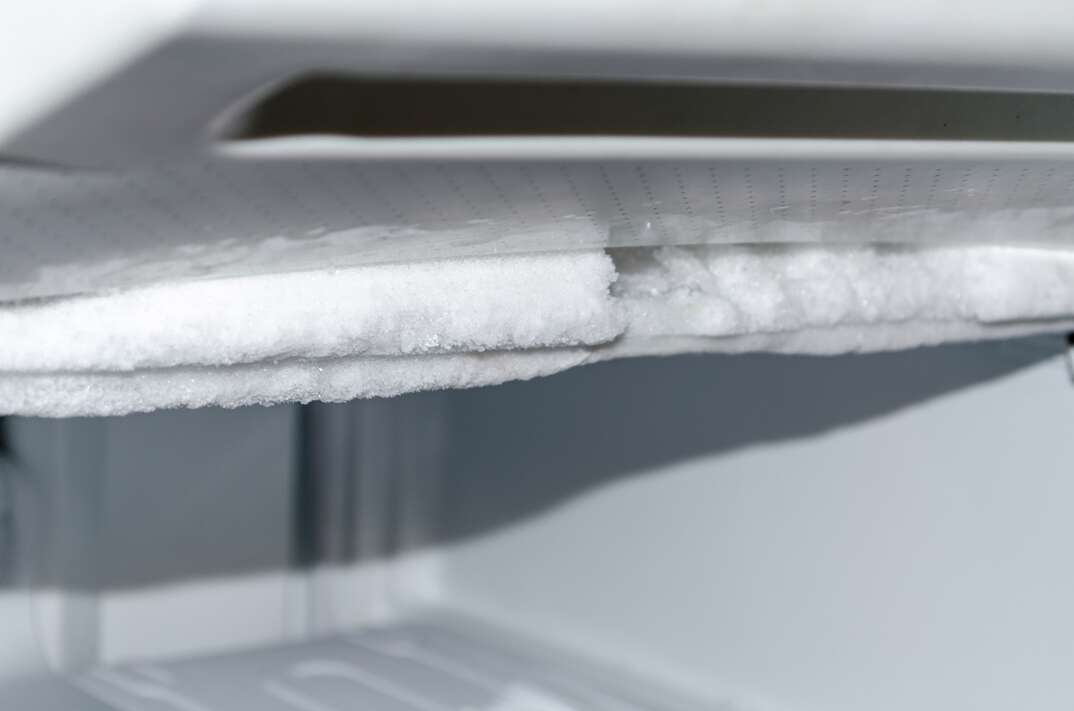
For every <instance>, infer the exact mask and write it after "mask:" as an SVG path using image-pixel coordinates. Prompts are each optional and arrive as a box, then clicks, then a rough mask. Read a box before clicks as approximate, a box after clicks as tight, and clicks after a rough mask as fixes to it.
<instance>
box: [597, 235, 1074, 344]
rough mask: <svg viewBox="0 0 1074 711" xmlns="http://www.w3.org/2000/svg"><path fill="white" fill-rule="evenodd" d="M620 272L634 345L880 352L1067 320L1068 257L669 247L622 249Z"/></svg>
mask: <svg viewBox="0 0 1074 711" xmlns="http://www.w3.org/2000/svg"><path fill="white" fill-rule="evenodd" d="M616 264H617V267H618V269H619V278H618V281H617V282H616V283H615V285H614V286H613V294H614V295H615V296H616V298H617V300H618V301H619V303H620V306H621V308H622V309H623V310H624V320H625V321H626V323H627V324H628V327H627V336H628V337H629V338H630V339H643V340H654V339H657V340H658V339H668V338H673V337H691V338H709V339H721V340H720V342H717V343H713V344H711V345H710V346H706V347H704V348H705V349H706V350H707V349H714V350H725V348H724V346H726V347H727V348H726V349H730V350H740V349H741V347H742V346H746V347H747V349H748V350H777V351H791V352H809V353H838V352H845V351H848V350H883V349H888V348H905V347H910V346H915V345H921V344H926V343H929V344H931V343H940V342H944V341H949V340H965V339H972V338H980V337H987V336H988V335H989V333H990V332H994V333H995V335H1009V334H1010V333H1012V332H1022V329H1023V328H1028V329H1029V330H1031V331H1032V330H1048V329H1049V328H1050V327H1054V325H1050V324H1048V323H1047V320H1048V319H1058V320H1062V319H1070V318H1072V317H1074V253H1070V252H1066V251H1057V250H1027V249H1016V248H1010V247H988V246H978V247H948V248H927V247H909V246H896V245H888V246H885V245H874V246H861V245H846V246H838V245H828V246H819V245H799V246H790V245H748V246H747V245H743V246H724V247H666V248H660V249H656V250H626V251H623V252H621V253H619V254H618V255H617V259H616ZM1012 329H1013V330H1012ZM732 338H733V339H734V340H723V339H732Z"/></svg>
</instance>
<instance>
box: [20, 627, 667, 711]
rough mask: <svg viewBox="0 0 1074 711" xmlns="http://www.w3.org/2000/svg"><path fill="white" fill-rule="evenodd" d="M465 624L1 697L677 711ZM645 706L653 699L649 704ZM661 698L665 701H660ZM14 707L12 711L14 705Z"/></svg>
mask: <svg viewBox="0 0 1074 711" xmlns="http://www.w3.org/2000/svg"><path fill="white" fill-rule="evenodd" d="M493 639H494V638H493V637H491V636H490V635H489V634H488V633H487V632H484V631H482V633H480V634H478V633H470V632H466V631H462V629H461V628H460V627H459V626H457V625H443V624H433V623H424V622H423V623H409V624H404V625H397V626H393V627H386V628H380V629H374V630H369V631H364V632H361V633H356V634H352V635H347V636H342V637H337V638H332V639H327V640H319V641H312V642H304V643H299V644H291V645H284V646H279V647H273V648H264V649H258V650H252V651H244V652H237V653H229V654H224V655H218V656H212V657H202V658H196V659H188V660H179V661H166V662H152V663H137V664H127V665H122V666H116V667H111V668H104V669H99V670H96V671H93V672H90V673H88V674H85V675H82V676H79V677H74V678H70V679H62V678H59V677H57V678H55V679H53V680H50V681H47V682H40V681H39V682H35V683H32V684H22V685H16V686H13V687H9V688H8V689H6V690H5V689H0V708H33V709H35V711H60V710H61V709H62V710H63V711H359V710H361V711H364V710H366V709H368V710H370V711H580V710H582V709H585V710H586V711H589V710H593V711H643V710H646V711H647V710H653V711H656V710H657V709H670V708H672V707H670V706H667V705H664V702H665V699H663V698H662V697H661V696H660V695H657V694H648V693H646V694H642V695H639V694H638V693H637V692H636V687H634V686H631V687H630V689H629V690H625V689H624V688H623V686H622V685H621V684H618V683H615V682H612V681H610V678H609V677H608V676H607V675H606V673H604V672H592V673H587V672H586V671H584V670H583V669H584V667H580V666H579V665H577V664H575V663H572V662H570V661H567V660H566V659H564V658H563V657H562V656H561V655H558V654H550V653H547V652H544V653H537V652H534V653H532V654H531V653H530V652H529V651H521V650H522V648H521V647H520V646H519V645H518V643H517V642H513V643H512V642H511V640H506V639H502V640H501V639H497V640H495V641H492V640H493ZM641 696H643V697H644V698H641ZM655 699H660V701H659V702H658V703H654V700H655ZM9 703H10V704H11V705H10V706H9V705H8V704H9ZM674 708H679V706H678V705H676V706H675V707H674Z"/></svg>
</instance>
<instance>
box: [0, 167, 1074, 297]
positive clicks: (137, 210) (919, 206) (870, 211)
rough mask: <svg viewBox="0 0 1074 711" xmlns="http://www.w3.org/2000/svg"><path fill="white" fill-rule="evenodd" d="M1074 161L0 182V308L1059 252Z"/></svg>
mask: <svg viewBox="0 0 1074 711" xmlns="http://www.w3.org/2000/svg"><path fill="white" fill-rule="evenodd" d="M1072 205H1074V163H1071V162H1068V161H1063V160H1057V161H1009V160H1006V161H994V162H973V161H966V160H948V161H943V162H933V161H927V160H921V159H916V160H912V161H897V160H884V161H877V160H871V161H870V160H855V161H830V160H829V161H816V160H812V161H807V160H792V161H771V160H769V161H759V160H753V161H746V160H726V161H696V162H689V161H677V162H659V161H645V162H642V161H623V162H613V161H604V162H597V161H584V162H551V163H546V162H537V161H532V162H485V163H465V162H454V163H415V162H397V163H369V162H365V163H359V162H313V161H278V162H253V161H251V162H243V161H207V162H201V163H196V164H187V165H183V166H178V167H174V168H164V169H160V170H147V171H139V172H132V173H126V174H108V173H91V172H76V171H60V170H44V169H32V168H27V167H25V166H19V167H14V166H9V167H6V168H3V169H0V249H2V250H3V254H4V259H3V260H0V298H4V299H17V298H25V297H36V296H48V295H56V294H66V293H73V292H81V291H92V290H97V289H104V288H110V287H115V286H124V285H129V284H136V283H143V282H148V281H155V280H172V279H186V278H197V277H205V276H222V275H234V274H245V273H254V272H262V271H269V270H290V269H307V268H320V267H329V268H331V267H339V266H346V265H352V264H361V263H370V262H382V261H395V260H414V259H433V258H443V257H451V256H463V255H480V254H500V253H509V252H522V251H542V250H557V249H577V248H585V247H604V246H609V245H610V246H622V245H652V244H684V243H706V242H717V243H719V242H763V241H811V240H826V241H844V240H853V241H859V240H860V241H944V242H950V241H960V240H965V241H1005V242H1015V243H1054V244H1067V243H1068V240H1069V237H1070V228H1069V224H1070V222H1069V220H1070V219H1071V217H1072V215H1074V207H1072Z"/></svg>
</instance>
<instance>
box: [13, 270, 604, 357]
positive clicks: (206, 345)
mask: <svg viewBox="0 0 1074 711" xmlns="http://www.w3.org/2000/svg"><path fill="white" fill-rule="evenodd" d="M614 277H615V268H614V267H613V266H612V262H611V260H610V259H609V258H608V257H607V256H606V255H605V254H603V253H602V252H599V251H598V252H589V253H578V254H545V255H526V256H518V257H512V258H511V259H460V260H452V261H443V262H424V263H417V264H400V265H385V266H372V267H361V268H353V269H343V270H338V271H332V272H327V271H321V272H316V271H312V272H295V273H288V274H270V275H261V276H250V277H239V278H232V279H217V280H206V281H193V282H184V283H178V284H162V285H157V286H151V287H145V288H139V289H131V290H129V291H124V292H119V293H114V294H106V295H100V296H88V297H73V298H67V299H60V300H56V301H51V302H45V303H39V304H29V305H23V306H15V307H8V308H4V309H0V372H2V371H21V372H53V371H64V370H93V371H99V370H109V371H111V370H121V371H124V370H134V369H136V368H159V367H169V366H180V365H227V364H233V363H256V362H259V361H266V360H280V359H286V358H332V357H339V356H351V355H370V356H373V355H410V354H425V353H450V352H474V351H477V352H480V351H487V350H497V349H519V348H544V347H550V346H560V345H578V344H586V345H591V344H597V343H602V342H606V341H608V340H610V339H612V338H615V337H616V336H617V335H618V333H619V332H620V330H621V328H622V327H621V324H620V323H619V322H618V317H617V315H616V313H615V311H614V309H613V308H612V304H611V302H610V299H609V296H608V285H609V284H610V283H611V281H612V279H613V278H614Z"/></svg>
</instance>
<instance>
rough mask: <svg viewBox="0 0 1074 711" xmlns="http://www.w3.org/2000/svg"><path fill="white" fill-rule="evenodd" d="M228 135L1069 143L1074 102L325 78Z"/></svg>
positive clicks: (906, 93)
mask: <svg viewBox="0 0 1074 711" xmlns="http://www.w3.org/2000/svg"><path fill="white" fill-rule="evenodd" d="M227 133H228V135H227V138H231V139H237V140H242V139H257V138H269V137H280V136H296V135H310V134H335V135H341V136H361V137H372V138H375V137H437V136H442V137H447V136H568V135H573V136H683V137H688V136H692V137H706V136H738V137H750V136H752V137H770V138H775V137H801V138H886V139H899V138H901V139H948V140H952V139H953V140H1008V141H1065V140H1070V139H1072V138H1074V96H1068V95H1061V94H1017V93H997V92H963V91H934V90H890V89H850V88H815V87H763V88H762V87H753V86H714V85H701V84H658V83H642V82H635V83H627V82H605V81H600V82H598V81H579V80H570V81H550V80H537V79H532V80H512V81H507V80H502V79H444V78H440V79H436V78H427V79H386V78H362V77H354V76H340V75H327V74H326V75H311V76H307V77H303V78H300V79H298V80H296V81H293V82H291V83H289V84H286V85H284V86H282V87H281V88H280V89H278V90H277V91H275V92H273V93H272V94H270V95H268V96H267V97H265V98H264V99H262V100H261V101H259V102H258V103H257V104H256V105H255V106H254V107H252V108H251V109H250V110H248V111H247V112H245V114H244V115H243V116H241V117H240V118H239V119H238V120H237V121H236V122H234V123H233V125H232V129H231V130H230V131H228V132H227Z"/></svg>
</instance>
